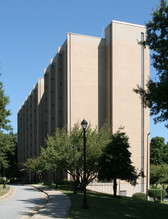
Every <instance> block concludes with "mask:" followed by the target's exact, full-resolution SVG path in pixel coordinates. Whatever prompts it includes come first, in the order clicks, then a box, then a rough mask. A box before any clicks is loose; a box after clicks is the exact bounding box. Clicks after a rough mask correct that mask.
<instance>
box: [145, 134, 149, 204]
mask: <svg viewBox="0 0 168 219" xmlns="http://www.w3.org/2000/svg"><path fill="white" fill-rule="evenodd" d="M149 135H150V133H148V134H147V157H146V200H147V201H148V183H149V177H148V174H149V173H148V168H149V166H148V163H149V160H148V159H149V145H148V144H149V141H148V139H149Z"/></svg>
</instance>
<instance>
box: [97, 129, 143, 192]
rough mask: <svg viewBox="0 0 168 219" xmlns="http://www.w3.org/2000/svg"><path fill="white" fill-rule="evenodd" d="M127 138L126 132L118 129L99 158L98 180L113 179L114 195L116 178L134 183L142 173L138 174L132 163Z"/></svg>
mask: <svg viewBox="0 0 168 219" xmlns="http://www.w3.org/2000/svg"><path fill="white" fill-rule="evenodd" d="M128 140H129V138H128V136H127V135H126V133H125V132H123V131H121V129H119V131H117V132H116V133H114V134H112V135H111V139H110V142H109V143H108V145H107V146H106V147H105V148H104V150H103V154H102V156H101V157H100V158H99V172H98V178H99V180H113V182H114V184H113V190H114V196H116V194H117V179H121V180H125V181H127V182H129V183H131V184H132V185H136V183H137V179H138V177H139V176H140V175H141V174H142V173H139V174H138V173H137V171H136V169H135V167H134V166H133V165H132V161H131V152H130V151H129V147H130V145H129V142H128Z"/></svg>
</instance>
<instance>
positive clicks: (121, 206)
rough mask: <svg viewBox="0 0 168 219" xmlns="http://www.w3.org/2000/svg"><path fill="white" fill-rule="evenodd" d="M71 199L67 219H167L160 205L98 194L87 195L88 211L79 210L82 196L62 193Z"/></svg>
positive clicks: (166, 212) (165, 206)
mask: <svg viewBox="0 0 168 219" xmlns="http://www.w3.org/2000/svg"><path fill="white" fill-rule="evenodd" d="M64 192H65V193H66V194H67V195H68V196H69V197H70V199H71V207H70V210H69V214H68V218H75V219H82V218H88V219H102V218H103V219H111V218H115V219H120V218H128V219H129V218H131V219H132V218H135V219H136V218H137V219H141V218H142V219H150V218H151V219H155V218H157V219H158V218H159V219H162V218H163V219H165V218H168V206H167V205H164V204H160V203H151V202H147V201H140V200H134V199H132V198H127V197H120V198H114V197H113V196H111V195H106V194H100V193H93V192H88V193H87V199H88V206H89V209H88V210H83V209H82V208H81V206H82V203H83V194H82V193H78V194H77V195H74V194H72V192H66V191H64Z"/></svg>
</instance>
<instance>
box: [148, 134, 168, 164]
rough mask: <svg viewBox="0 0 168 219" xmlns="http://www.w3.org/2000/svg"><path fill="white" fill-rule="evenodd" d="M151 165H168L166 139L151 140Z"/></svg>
mask: <svg viewBox="0 0 168 219" xmlns="http://www.w3.org/2000/svg"><path fill="white" fill-rule="evenodd" d="M150 163H151V164H156V165H159V164H164V163H168V145H167V144H165V139H164V138H162V137H155V138H152V139H151V143H150Z"/></svg>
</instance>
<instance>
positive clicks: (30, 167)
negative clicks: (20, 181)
mask: <svg viewBox="0 0 168 219" xmlns="http://www.w3.org/2000/svg"><path fill="white" fill-rule="evenodd" d="M45 165H46V161H45V160H44V159H43V158H42V157H41V156H40V157H37V158H30V159H27V161H26V163H24V166H25V167H26V168H27V171H28V172H30V173H34V174H35V175H36V176H37V177H38V181H40V182H42V180H43V178H44V177H43V176H44V173H45V170H46V168H45Z"/></svg>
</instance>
